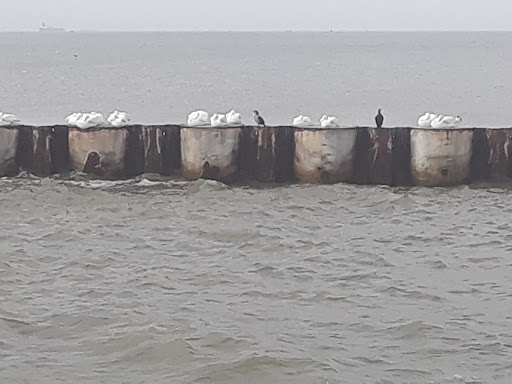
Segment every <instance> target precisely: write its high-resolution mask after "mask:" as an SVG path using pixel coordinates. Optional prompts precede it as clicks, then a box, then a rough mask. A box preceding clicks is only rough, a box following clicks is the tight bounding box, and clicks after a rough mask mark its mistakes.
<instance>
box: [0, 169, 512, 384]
mask: <svg viewBox="0 0 512 384" xmlns="http://www.w3.org/2000/svg"><path fill="white" fill-rule="evenodd" d="M511 195H512V189H511V188H510V186H501V187H500V188H493V187H490V186H476V187H467V186H463V187H458V188H450V189H444V188H432V189H426V188H413V189H394V188H389V187H364V186H352V185H346V184H338V185H329V186H312V185H294V186H278V187H273V188H269V187H256V188H255V187H253V188H247V187H241V186H230V187H228V186H225V185H223V184H220V183H216V182H213V181H203V180H199V181H197V182H176V181H166V180H163V181H150V180H148V179H146V178H144V177H142V178H139V179H137V180H132V181H118V182H105V181H91V180H87V179H84V178H82V177H80V176H74V177H71V178H68V179H61V178H58V177H54V178H50V179H37V178H27V177H21V178H17V179H2V180H0V201H1V206H2V215H1V218H0V225H1V227H2V231H1V232H0V250H1V252H0V298H1V301H0V356H1V358H0V377H1V378H2V380H1V381H2V382H6V383H42V384H45V383H57V382H65V383H71V382H73V383H101V382H105V383H113V384H115V383H149V382H150V383H308V384H309V383H323V384H325V383H379V384H384V383H386V384H388V383H408V384H409V383H417V384H420V383H422V384H423V383H436V384H437V383H443V384H444V383H447V384H448V383H450V384H451V383H474V384H476V383H504V384H505V383H510V377H512V358H511V357H512V327H511V326H512V312H511V303H512V280H511V279H510V276H511V274H512V259H511V255H512V234H511V233H512V231H511V229H512V224H511V222H510V216H511V214H512V208H511V205H510V201H511Z"/></svg>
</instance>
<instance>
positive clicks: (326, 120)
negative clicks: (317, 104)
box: [292, 115, 340, 128]
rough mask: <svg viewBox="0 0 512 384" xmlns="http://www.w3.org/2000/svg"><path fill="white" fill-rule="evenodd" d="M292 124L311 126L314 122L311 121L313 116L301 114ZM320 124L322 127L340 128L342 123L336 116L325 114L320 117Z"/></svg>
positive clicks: (295, 125)
mask: <svg viewBox="0 0 512 384" xmlns="http://www.w3.org/2000/svg"><path fill="white" fill-rule="evenodd" d="M292 125H293V126H294V127H310V126H312V125H313V122H312V121H311V117H309V116H306V115H299V116H297V117H295V118H294V119H293V121H292ZM320 126H321V127H322V128H338V127H339V126H340V125H339V123H338V118H337V117H336V116H327V115H323V116H322V117H321V118H320Z"/></svg>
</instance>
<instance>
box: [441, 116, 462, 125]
mask: <svg viewBox="0 0 512 384" xmlns="http://www.w3.org/2000/svg"><path fill="white" fill-rule="evenodd" d="M461 122H462V118H461V117H460V116H458V115H457V117H453V116H445V117H444V118H443V124H445V125H446V126H447V127H448V128H458V127H459V125H460V123H461Z"/></svg>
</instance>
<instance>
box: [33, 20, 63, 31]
mask: <svg viewBox="0 0 512 384" xmlns="http://www.w3.org/2000/svg"><path fill="white" fill-rule="evenodd" d="M39 32H66V29H65V28H61V27H51V26H48V25H46V23H45V22H43V24H42V25H41V26H40V27H39Z"/></svg>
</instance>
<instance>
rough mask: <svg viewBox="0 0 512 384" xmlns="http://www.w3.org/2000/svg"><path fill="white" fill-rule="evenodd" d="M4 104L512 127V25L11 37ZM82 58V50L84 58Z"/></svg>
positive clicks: (18, 109)
mask: <svg viewBox="0 0 512 384" xmlns="http://www.w3.org/2000/svg"><path fill="white" fill-rule="evenodd" d="M0 50H1V51H2V52H3V54H2V60H1V62H0V82H1V85H2V92H0V111H6V110H7V111H10V112H12V113H15V114H16V115H17V116H18V117H19V118H20V119H22V120H23V121H25V122H27V123H29V124H55V123H60V122H62V121H63V119H64V117H65V116H67V115H68V114H69V113H71V112H74V111H80V110H97V111H102V112H105V113H108V112H109V111H112V110H113V109H116V108H118V109H123V110H127V111H128V112H130V113H131V114H132V116H133V119H134V120H135V121H137V122H143V123H180V122H184V121H186V117H187V115H188V113H189V112H191V111H193V110H196V109H198V108H201V109H206V110H208V111H209V112H210V113H214V112H226V111H229V110H230V109H232V108H235V109H237V110H239V111H241V112H242V113H243V115H244V116H245V118H246V121H247V122H248V123H250V122H251V121H252V119H251V117H250V112H251V111H252V110H253V109H258V110H260V112H261V113H262V115H263V116H264V117H265V118H266V120H267V122H268V124H290V123H291V121H292V118H293V117H294V116H297V115H299V114H308V115H311V117H312V118H313V120H316V121H318V119H319V118H320V116H321V115H322V114H324V113H326V114H331V115H336V116H338V118H339V120H340V122H341V123H342V124H345V125H369V124H373V117H374V116H375V112H376V109H377V108H379V107H380V108H383V111H384V114H385V116H386V125H388V126H397V125H398V126H411V125H414V124H415V123H416V121H417V117H418V116H419V115H420V114H423V113H424V112H425V111H434V112H437V113H443V114H447V115H456V114H459V115H461V116H462V118H463V123H464V124H465V125H467V126H471V127H473V126H480V127H488V126H492V127H495V126H499V127H503V126H506V127H510V126H511V125H512V121H511V118H510V112H509V104H510V100H511V99H512V77H511V76H510V63H511V62H512V33H448V34H447V33H64V34H58V33H57V34H41V33H16V34H5V33H4V34H0ZM75 55H78V57H75Z"/></svg>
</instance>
